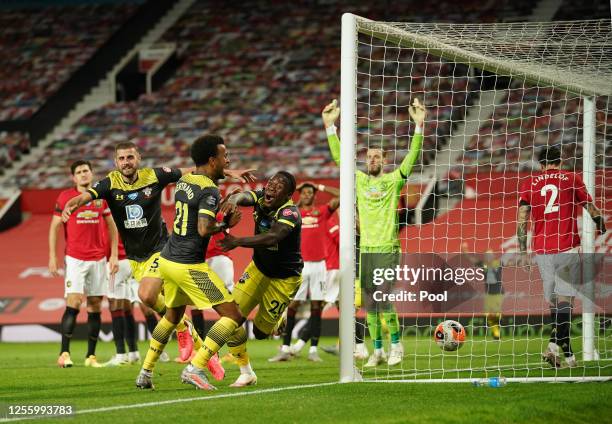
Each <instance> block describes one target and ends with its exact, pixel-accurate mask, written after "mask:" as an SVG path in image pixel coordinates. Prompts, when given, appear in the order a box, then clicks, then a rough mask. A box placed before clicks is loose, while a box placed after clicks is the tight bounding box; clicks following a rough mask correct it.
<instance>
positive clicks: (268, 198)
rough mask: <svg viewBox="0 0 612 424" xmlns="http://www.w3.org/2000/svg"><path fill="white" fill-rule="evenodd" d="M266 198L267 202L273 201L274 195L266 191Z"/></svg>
mask: <svg viewBox="0 0 612 424" xmlns="http://www.w3.org/2000/svg"><path fill="white" fill-rule="evenodd" d="M264 200H265V201H266V202H267V203H270V202H272V200H274V196H272V195H271V194H267V193H266V194H264Z"/></svg>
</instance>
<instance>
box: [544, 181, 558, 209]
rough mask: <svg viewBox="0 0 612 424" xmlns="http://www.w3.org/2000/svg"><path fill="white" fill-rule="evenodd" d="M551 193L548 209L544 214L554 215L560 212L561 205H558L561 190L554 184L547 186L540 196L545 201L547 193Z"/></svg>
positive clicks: (547, 204)
mask: <svg viewBox="0 0 612 424" xmlns="http://www.w3.org/2000/svg"><path fill="white" fill-rule="evenodd" d="M548 192H550V198H549V199H548V203H546V208H544V213H545V214H547V213H553V212H559V205H556V204H555V202H556V201H557V196H558V195H559V189H558V188H557V186H556V185H554V184H546V185H545V186H544V187H542V189H541V190H540V194H541V195H542V197H544V199H546V195H547V193H548Z"/></svg>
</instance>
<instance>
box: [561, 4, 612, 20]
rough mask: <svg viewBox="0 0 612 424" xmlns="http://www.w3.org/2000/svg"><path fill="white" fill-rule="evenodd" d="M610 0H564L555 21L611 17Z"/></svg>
mask: <svg viewBox="0 0 612 424" xmlns="http://www.w3.org/2000/svg"><path fill="white" fill-rule="evenodd" d="M609 18H610V2H608V1H599V0H582V1H575V0H563V1H562V2H561V6H560V7H559V9H558V10H557V13H556V14H555V17H554V18H553V20H554V21H573V20H577V19H609Z"/></svg>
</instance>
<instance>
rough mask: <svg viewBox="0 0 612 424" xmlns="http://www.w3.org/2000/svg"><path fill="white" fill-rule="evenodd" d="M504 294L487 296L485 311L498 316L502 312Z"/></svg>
mask: <svg viewBox="0 0 612 424" xmlns="http://www.w3.org/2000/svg"><path fill="white" fill-rule="evenodd" d="M503 302H504V295H503V294H485V298H484V311H485V312H486V313H489V314H493V313H495V314H498V313H500V312H501V311H502V304H503Z"/></svg>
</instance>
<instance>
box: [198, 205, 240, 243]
mask: <svg viewBox="0 0 612 424" xmlns="http://www.w3.org/2000/svg"><path fill="white" fill-rule="evenodd" d="M241 217H242V213H241V212H240V210H239V209H236V210H235V211H234V212H232V213H230V214H227V215H226V217H225V219H224V220H223V221H222V222H218V221H217V220H216V219H215V218H214V217H212V216H208V215H200V216H198V233H199V234H200V236H201V237H209V236H212V235H214V234H217V233H220V232H221V231H225V230H227V229H228V228H232V227H234V226H235V225H236V224H238V222H240V218H241Z"/></svg>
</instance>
